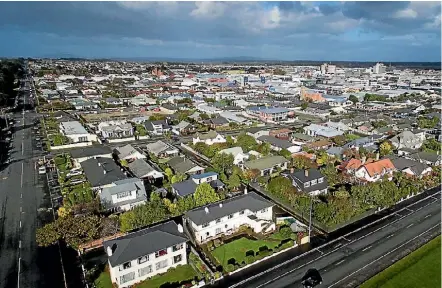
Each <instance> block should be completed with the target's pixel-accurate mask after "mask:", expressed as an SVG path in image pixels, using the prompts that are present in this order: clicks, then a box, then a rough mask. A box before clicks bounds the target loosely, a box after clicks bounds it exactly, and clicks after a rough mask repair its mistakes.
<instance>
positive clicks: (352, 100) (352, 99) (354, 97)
mask: <svg viewBox="0 0 442 288" xmlns="http://www.w3.org/2000/svg"><path fill="white" fill-rule="evenodd" d="M348 100H350V101H351V102H353V104H356V103H358V102H359V99H358V97H356V96H355V95H350V97H348Z"/></svg>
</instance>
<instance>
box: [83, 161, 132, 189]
mask: <svg viewBox="0 0 442 288" xmlns="http://www.w3.org/2000/svg"><path fill="white" fill-rule="evenodd" d="M99 164H100V165H101V166H99ZM80 165H81V167H82V168H83V171H84V174H85V176H86V178H87V180H88V181H89V182H90V183H91V185H92V187H98V186H103V185H107V184H111V183H113V182H115V181H118V180H122V179H126V178H127V177H126V175H124V173H123V172H121V170H120V168H119V167H118V166H117V164H115V162H114V160H113V159H111V158H104V157H97V158H96V159H94V158H91V159H88V160H86V161H83V162H81V164H80Z"/></svg>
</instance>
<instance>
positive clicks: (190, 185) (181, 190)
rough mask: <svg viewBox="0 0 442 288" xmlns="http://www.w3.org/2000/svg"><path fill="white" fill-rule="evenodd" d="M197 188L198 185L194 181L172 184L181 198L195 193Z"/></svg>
mask: <svg viewBox="0 0 442 288" xmlns="http://www.w3.org/2000/svg"><path fill="white" fill-rule="evenodd" d="M196 187H198V185H197V184H196V183H195V182H194V181H193V180H192V179H189V180H186V181H182V182H178V183H175V184H172V188H173V189H174V190H175V191H176V193H177V194H178V195H179V196H181V197H185V196H187V195H191V194H193V193H195V190H196Z"/></svg>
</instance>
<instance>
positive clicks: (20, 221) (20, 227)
mask: <svg viewBox="0 0 442 288" xmlns="http://www.w3.org/2000/svg"><path fill="white" fill-rule="evenodd" d="M20 228H21V220H20Z"/></svg>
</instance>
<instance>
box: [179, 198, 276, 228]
mask: <svg viewBox="0 0 442 288" xmlns="http://www.w3.org/2000/svg"><path fill="white" fill-rule="evenodd" d="M220 204H222V207H221V206H220ZM272 206H274V204H273V203H272V202H270V201H268V200H266V199H264V198H263V197H262V196H259V195H258V194H256V193H255V192H250V193H247V194H243V195H241V196H238V197H233V198H230V199H227V200H224V201H220V202H218V203H213V204H210V205H207V206H203V207H199V208H196V209H193V210H191V211H188V212H186V213H185V216H186V217H187V218H189V219H190V220H192V222H193V223H195V224H196V225H201V224H204V223H208V222H211V221H214V220H216V219H219V218H222V217H225V216H227V215H230V214H232V213H236V212H240V211H243V210H246V209H249V210H251V211H254V212H256V211H259V210H262V209H264V208H268V207H272ZM206 207H207V208H208V210H209V213H206V211H205V208H206Z"/></svg>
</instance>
